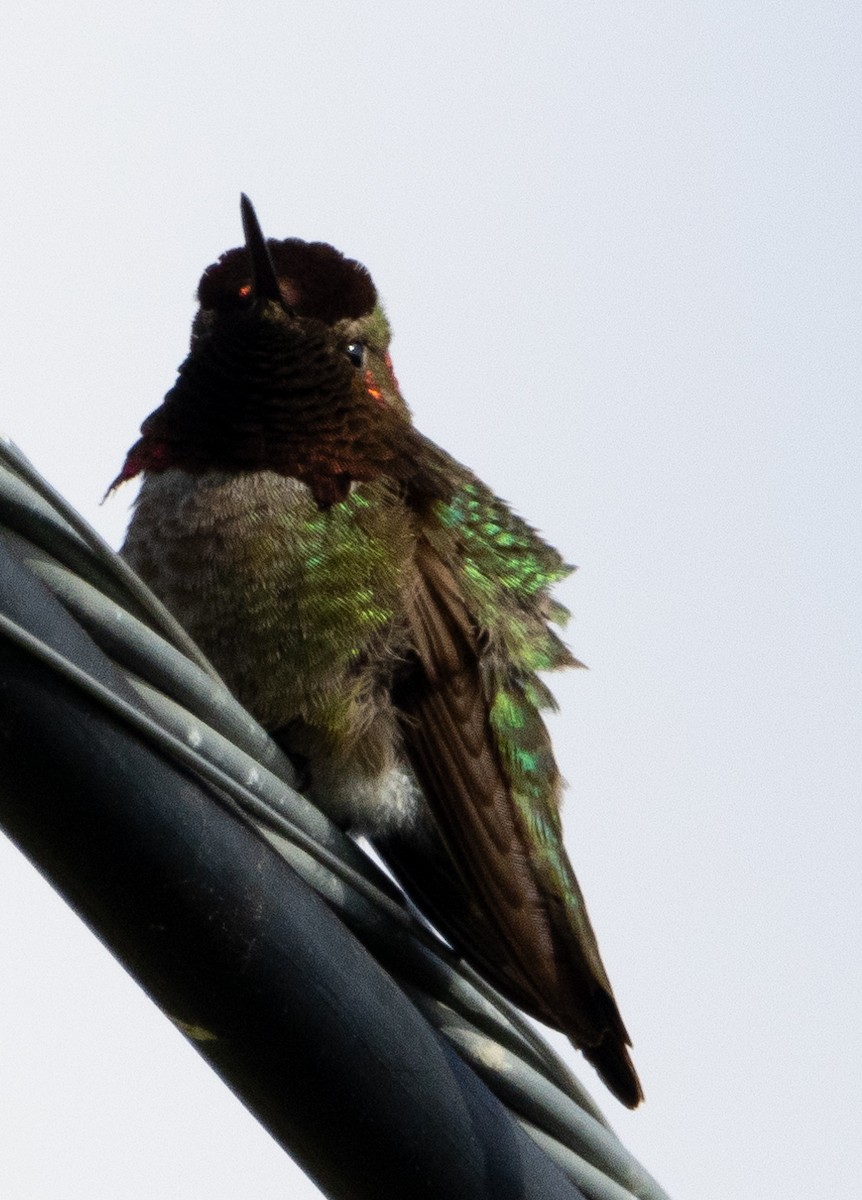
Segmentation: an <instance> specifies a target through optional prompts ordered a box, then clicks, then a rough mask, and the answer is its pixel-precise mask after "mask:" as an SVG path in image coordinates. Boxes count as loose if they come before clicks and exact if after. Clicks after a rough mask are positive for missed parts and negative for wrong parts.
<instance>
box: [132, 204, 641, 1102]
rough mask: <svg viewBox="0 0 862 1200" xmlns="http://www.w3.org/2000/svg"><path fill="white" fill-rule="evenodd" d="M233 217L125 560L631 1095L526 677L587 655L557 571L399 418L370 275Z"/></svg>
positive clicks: (399, 871)
mask: <svg viewBox="0 0 862 1200" xmlns="http://www.w3.org/2000/svg"><path fill="white" fill-rule="evenodd" d="M242 218H243V227H244V232H245V246H244V247H242V248H240V249H236V250H229V251H227V252H226V253H225V254H223V255H222V256H221V258H220V259H219V260H218V262H217V263H214V264H213V265H212V266H210V267H208V268H207V269H206V271H205V272H204V274H203V277H202V278H201V281H200V285H199V287H198V300H199V301H200V308H199V310H198V312H197V315H196V316H195V319H194V323H193V326H192V336H191V347H190V350H189V354H188V357H187V358H186V360H185V362H184V363H183V364H182V366H181V367H180V369H179V374H178V377H177V381H176V383H175V384H174V386H173V387H172V388H171V390H170V391H169V392H168V393H167V395H166V396H165V399H164V401H163V403H162V404H161V406H160V407H159V408H157V409H156V410H155V412H153V413H151V414H150V416H149V417H147V419H146V420H145V421H144V424H143V426H142V428H141V434H142V436H141V438H140V439H139V440H138V441H137V442H136V443H135V445H134V446H133V447H132V448H131V450H130V451H129V454H128V456H127V458H126V462H125V465H124V466H123V469H122V471H121V472H120V475H119V476H118V478H117V479H116V480H115V482H114V484H113V485H112V486H117V485H118V484H120V483H122V482H124V481H125V480H127V479H132V478H133V477H134V476H136V475H139V474H141V475H143V482H142V485H141V490H140V495H139V496H138V499H137V502H136V505H135V509H134V514H133V517H132V520H131V523H130V525H129V530H128V533H127V536H126V540H125V544H124V546H123V549H122V554H123V555H124V556H125V558H126V559H127V560H128V562H129V563H130V564H131V565H132V566H133V567H134V568H135V569H136V570H137V572H138V573H139V574H140V575H141V576H142V577H143V578H144V580H145V581H146V582H147V583H148V584H149V585H150V587H151V588H152V589H153V591H154V592H155V593H156V594H157V595H158V596H159V597H160V598H161V599H162V600H163V602H164V603H165V604H166V605H167V606H168V608H169V609H171V611H172V612H173V613H174V614H175V616H176V617H177V618H178V619H179V620H180V621H181V622H182V624H183V625H184V626H185V627H186V628H187V629H188V631H189V633H190V634H191V635H192V637H193V638H194V639H195V640H196V641H197V642H198V643H199V644H200V646H201V648H202V649H203V650H204V652H205V653H206V654H207V655H208V656H209V658H210V659H211V661H212V662H213V664H214V665H215V667H216V668H217V670H218V671H219V672H220V673H221V674H222V676H223V677H224V679H225V681H226V682H227V684H228V686H229V687H230V688H231V689H232V690H233V692H234V693H235V694H236V696H237V697H238V698H239V699H240V701H242V703H243V704H244V705H245V706H246V707H247V708H248V709H249V710H250V711H251V712H252V713H253V714H254V716H255V717H256V718H257V719H258V720H259V721H260V722H261V723H262V724H263V725H264V726H265V727H266V728H267V729H269V730H270V731H272V734H273V736H274V737H275V738H276V739H277V740H278V741H279V742H280V744H281V745H282V746H283V747H284V748H285V750H286V751H287V752H288V754H289V755H290V756H291V757H292V759H293V760H294V762H295V763H296V764H297V765H298V766H299V768H300V771H301V773H302V777H303V779H304V782H305V786H306V790H307V792H308V794H309V795H310V796H311V797H312V799H314V800H315V801H316V802H317V803H318V804H319V805H320V806H321V807H322V808H324V809H325V810H326V811H327V812H328V813H329V814H330V815H331V816H332V817H333V818H334V819H335V820H336V821H338V822H339V823H340V824H341V825H342V826H343V827H345V828H347V829H349V830H350V831H351V832H353V833H355V834H365V835H366V836H368V837H369V838H370V839H371V841H372V842H373V844H374V845H375V846H376V847H377V848H378V850H379V852H380V853H381V855H382V856H383V857H384V859H385V860H386V861H387V862H388V863H389V864H390V865H391V867H392V869H393V871H394V872H395V874H396V876H397V877H398V878H399V879H400V880H401V882H402V883H403V884H404V886H405V889H406V890H407V891H408V893H409V894H410V895H411V896H412V897H413V898H414V899H415V900H416V902H417V903H418V904H419V906H420V908H422V910H423V911H424V912H425V914H426V915H427V916H428V917H429V919H430V920H431V921H432V922H433V923H434V924H435V925H436V926H437V928H438V929H440V930H441V931H442V932H443V933H444V934H445V936H446V937H448V938H449V939H450V941H451V942H452V943H453V945H454V946H455V947H456V948H457V949H458V950H459V951H460V952H461V953H463V954H464V956H465V957H466V958H467V959H469V960H470V961H471V962H472V963H473V964H474V965H475V966H476V967H477V969H478V970H479V971H480V972H481V973H482V974H483V975H484V976H485V977H486V978H487V979H488V980H489V981H490V982H491V983H492V984H494V985H495V986H496V987H497V988H498V989H499V990H500V991H501V992H503V993H504V994H505V995H507V996H508V997H509V998H510V999H511V1000H513V1001H514V1002H515V1003H516V1004H518V1005H519V1006H520V1007H521V1008H523V1009H524V1010H526V1011H527V1012H529V1013H531V1014H532V1015H533V1016H535V1017H537V1018H539V1019H540V1020H541V1021H544V1022H545V1023H546V1024H548V1025H551V1026H553V1027H554V1028H555V1029H560V1030H563V1031H564V1032H565V1033H566V1034H567V1035H568V1036H569V1038H570V1039H571V1041H572V1042H573V1043H574V1045H575V1046H577V1047H578V1048H579V1049H580V1050H581V1051H583V1053H584V1055H585V1056H586V1057H587V1059H589V1061H590V1062H591V1063H592V1064H593V1065H594V1066H595V1068H596V1070H597V1071H598V1072H599V1074H600V1076H601V1077H602V1079H603V1080H604V1081H605V1083H606V1084H607V1086H608V1087H609V1088H610V1089H611V1091H612V1092H613V1093H614V1094H615V1095H616V1096H617V1097H618V1098H619V1099H620V1100H621V1101H622V1103H623V1104H626V1105H628V1106H629V1107H632V1108H633V1107H635V1106H636V1105H637V1104H638V1103H639V1101H640V1100H641V1099H642V1092H641V1088H640V1083H639V1082H638V1078H637V1075H636V1073H635V1070H634V1067H633V1065H632V1062H631V1059H630V1058H629V1054H628V1050H627V1046H628V1045H630V1042H629V1038H628V1035H627V1033H626V1030H625V1026H624V1025H623V1022H622V1018H621V1017H620V1014H619V1011H618V1009H617V1006H616V1003H615V1001H614V997H613V992H612V991H611V985H610V981H609V980H608V976H607V974H606V972H605V968H604V966H603V965H602V961H601V958H600V956H599V950H598V946H597V944H596V939H595V935H594V934H593V930H592V927H591V925H590V921H589V918H588V916H587V911H586V908H585V906H584V900H583V897H582V895H581V891H580V888H579V887H578V884H577V881H576V879H575V876H574V873H573V871H572V868H571V865H570V863H569V860H568V857H567V855H566V851H565V849H564V848H563V840H562V829H561V823H560V815H559V803H560V791H561V780H560V775H559V772H558V770H557V766H556V763H555V762H554V757H553V753H552V750H551V745H550V741H549V738H548V733H547V730H546V729H545V725H544V723H543V721H542V718H541V716H540V710H541V709H544V708H550V707H551V706H552V705H553V700H552V698H551V695H550V693H549V691H548V689H547V688H546V686H545V684H544V683H542V682H541V681H540V679H539V678H538V675H537V672H538V671H543V670H550V669H555V668H560V667H565V666H569V665H573V664H574V663H575V660H574V659H573V658H572V656H571V655H570V654H569V652H568V650H567V649H566V648H565V647H564V645H563V644H562V642H561V641H560V640H559V638H558V637H557V635H556V634H555V633H554V632H553V631H552V630H551V628H550V627H549V622H551V623H556V624H562V622H563V621H564V619H565V617H566V616H567V613H566V611H565V609H564V608H562V606H561V605H559V604H557V603H555V602H554V601H553V600H552V599H551V598H550V595H549V589H550V587H551V585H553V584H554V583H555V582H557V581H558V580H560V579H562V578H563V577H564V576H565V575H566V574H568V572H569V569H570V568H568V567H566V565H565V564H564V562H563V560H562V559H561V558H560V556H559V555H558V554H557V552H556V551H555V550H553V549H552V548H551V547H550V546H548V545H547V544H546V543H545V542H543V541H542V540H541V538H540V537H539V536H538V535H537V534H536V533H535V531H534V530H533V529H531V528H530V527H529V526H528V525H527V524H525V523H524V522H523V521H522V520H521V519H520V518H519V517H517V516H515V515H514V514H513V513H512V512H511V510H510V509H509V508H508V506H507V505H506V504H505V503H504V502H503V501H502V500H500V499H498V498H497V497H496V496H495V495H494V494H493V493H492V492H491V491H490V489H489V488H487V487H486V486H485V485H484V484H483V483H482V482H481V481H480V480H479V479H477V478H476V476H475V475H473V474H472V472H471V471H469V470H467V468H466V467H463V466H461V464H460V463H458V462H456V461H455V460H454V459H453V458H450V457H449V455H448V454H446V453H445V452H444V451H443V450H441V449H440V448H439V447H438V446H436V445H434V443H433V442H431V441H429V440H428V439H427V438H425V437H423V436H422V434H420V433H419V432H418V431H417V430H416V429H415V428H414V426H413V423H412V420H411V417H410V412H409V410H408V408H407V405H406V403H405V401H404V399H403V398H402V396H401V393H400V391H399V388H398V383H397V381H396V379H395V375H394V374H393V371H392V364H391V361H390V358H389V352H388V347H389V339H390V330H389V325H388V323H387V320H386V317H385V315H384V312H383V309H382V308H381V306H380V304H379V303H378V300H377V292H376V290H375V287H374V284H373V282H372V280H371V277H370V275H369V274H368V272H367V271H366V270H365V268H364V267H363V266H361V265H360V264H359V263H357V262H354V261H353V260H351V259H349V258H345V257H344V256H343V255H342V254H340V253H339V252H338V251H337V250H335V249H334V248H333V247H332V246H329V245H326V244H325V243H323V242H303V241H300V240H299V239H296V238H289V239H287V240H286V241H274V240H269V241H267V240H266V239H264V236H263V234H262V232H261V229H260V226H259V224H258V221H257V217H256V216H255V212H254V209H253V208H252V205H251V203H250V201H249V200H248V198H247V197H245V196H243V198H242Z"/></svg>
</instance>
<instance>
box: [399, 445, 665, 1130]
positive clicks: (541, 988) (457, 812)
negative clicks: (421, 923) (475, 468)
mask: <svg viewBox="0 0 862 1200" xmlns="http://www.w3.org/2000/svg"><path fill="white" fill-rule="evenodd" d="M434 449H435V450H436V447H435V448H434ZM438 453H440V454H441V455H442V453H443V452H442V451H440V452H438ZM444 465H445V469H446V470H447V472H448V473H449V474H450V476H451V475H452V474H454V475H455V477H456V480H457V484H456V490H455V492H454V494H453V495H452V497H451V499H449V500H447V501H436V502H435V503H434V504H433V506H432V507H431V510H430V512H429V513H427V514H426V516H425V519H424V520H423V522H422V530H423V535H422V536H421V537H420V539H419V542H418V544H417V551H416V558H415V565H416V578H415V579H414V580H413V581H412V583H411V589H410V594H409V595H408V596H407V597H406V605H407V614H408V624H409V627H410V635H411V639H412V644H413V646H414V653H415V656H416V663H415V666H414V669H413V670H412V671H411V672H409V673H408V674H407V677H406V679H405V680H404V682H403V683H402V684H401V685H400V686H399V689H398V691H397V694H396V697H395V700H396V704H397V705H398V707H399V709H400V710H401V712H402V714H403V721H402V731H403V736H404V742H405V747H406V750H407V754H408V757H409V759H410V762H411V765H412V766H413V769H414V771H415V773H416V775H417V777H418V779H419V781H420V783H421V785H422V787H423V790H424V792H425V794H426V797H427V799H428V802H429V805H430V807H431V810H432V813H433V814H434V817H435V820H436V823H437V826H438V828H439V830H440V833H441V835H442V839H443V842H444V843H445V845H446V847H447V850H448V852H449V855H450V857H451V860H452V862H453V863H454V866H455V869H456V873H457V878H459V879H460V884H461V887H462V888H463V890H464V895H462V896H460V897H459V898H458V902H457V903H454V904H453V901H452V898H451V896H450V897H449V898H448V899H447V897H445V896H442V895H441V896H437V897H435V896H433V895H432V896H431V903H432V908H433V910H434V911H435V912H436V913H437V914H438V915H439V916H440V923H441V925H442V926H443V928H444V931H446V932H448V933H449V935H450V936H452V937H453V939H454V940H456V942H457V943H458V944H459V947H460V948H461V949H462V950H463V951H464V952H465V953H467V954H468V956H471V955H472V956H473V957H475V958H476V959H477V960H478V961H479V962H480V963H482V964H483V965H484V966H485V968H486V970H487V967H488V963H489V960H490V961H491V972H490V974H491V977H492V978H493V979H494V982H495V983H497V985H498V986H500V987H501V988H502V990H504V991H507V992H508V994H509V995H510V996H511V997H512V998H513V999H514V1000H515V1001H516V1002H517V1003H519V1004H520V1005H521V1006H522V1007H524V1008H525V1009H527V1011H530V1012H532V1013H533V1014H534V1015H537V1016H539V1017H540V1019H542V1020H544V1021H546V1022H547V1023H549V1024H551V1025H554V1026H556V1027H557V1028H561V1029H563V1030H564V1031H565V1032H566V1033H568V1034H569V1036H570V1037H571V1038H572V1040H573V1042H574V1043H575V1044H576V1045H577V1046H578V1047H579V1048H580V1049H581V1050H583V1052H584V1053H585V1055H586V1056H587V1057H588V1058H589V1059H590V1060H591V1061H592V1062H593V1063H594V1065H595V1066H596V1067H597V1069H598V1070H599V1072H600V1074H602V1076H603V1078H604V1079H605V1081H606V1082H607V1083H608V1085H609V1086H610V1087H611V1088H612V1090H613V1091H614V1092H615V1093H616V1094H617V1095H618V1096H619V1098H620V1099H621V1100H623V1102H624V1103H626V1104H629V1105H631V1106H634V1105H635V1104H637V1103H638V1101H639V1100H640V1098H641V1091H640V1085H639V1083H638V1081H637V1076H636V1075H635V1072H634V1068H633V1067H632V1064H631V1061H630V1059H629V1057H628V1053H627V1051H626V1048H625V1047H626V1046H627V1045H628V1044H629V1040H628V1035H627V1033H626V1030H625V1027H624V1025H623V1023H622V1019H621V1018H620V1015H619V1012H618V1010H617V1007H616V1003H615V1001H614V999H613V993H612V991H611V985H610V982H609V980H608V977H607V974H606V972H605V969H604V966H603V965H602V961H601V957H600V955H599V950H598V946H597V943H596V939H595V936H594V934H593V931H592V927H591V925H590V921H589V917H588V916H587V912H586V908H585V905H584V900H583V896H582V895H581V892H580V889H579V887H578V884H577V881H576V879H575V876H574V874H573V872H572V868H571V865H570V863H569V860H568V857H567V855H566V852H565V849H564V847H563V841H562V829H561V823H560V816H559V796H560V790H561V781H560V776H559V771H558V769H557V766H556V762H555V760H554V756H553V751H552V748H551V744H550V739H549V736H548V733H547V730H546V728H545V725H544V722H543V720H542V717H541V710H542V709H547V708H548V707H550V706H552V704H553V700H552V698H551V696H550V693H549V691H548V689H547V687H546V686H545V685H544V683H543V682H542V681H541V680H540V679H539V678H538V676H537V674H536V672H537V671H540V670H552V669H557V668H560V667H565V666H571V665H574V664H575V662H576V660H575V659H574V658H573V657H572V656H571V654H570V653H569V651H568V650H567V649H566V647H565V646H564V645H563V643H562V642H561V640H560V639H559V637H558V636H557V635H556V633H555V632H554V631H553V630H552V629H551V628H550V625H549V623H550V622H554V623H561V622H562V621H563V620H564V619H565V617H566V616H567V615H568V614H567V613H566V611H565V609H563V608H562V606H560V605H558V604H555V603H554V602H553V601H552V600H551V597H550V595H549V589H550V588H551V586H552V585H553V584H554V583H556V582H557V581H558V580H560V579H562V578H564V577H565V576H566V575H567V574H568V573H569V571H570V570H571V568H569V567H568V566H567V565H566V564H565V563H564V562H563V560H562V559H561V557H560V556H559V554H558V553H557V552H556V551H555V550H553V549H552V548H551V547H550V546H548V545H547V544H546V543H545V542H544V541H543V540H542V539H541V538H540V537H539V535H538V534H537V533H536V532H535V531H534V530H533V529H531V528H530V526H529V525H527V524H526V523H525V522H524V521H522V520H521V519H520V518H519V517H517V516H515V514H514V513H512V512H511V511H510V510H509V508H508V507H507V505H506V504H505V503H504V502H503V501H502V500H500V499H498V498H497V497H496V496H495V495H494V494H493V493H492V492H491V491H490V490H489V489H488V488H486V487H485V486H484V484H482V483H481V482H479V481H478V480H477V479H476V478H475V477H474V476H472V475H471V474H469V473H468V472H467V471H466V470H465V468H463V467H461V466H460V465H459V464H457V463H454V461H453V460H451V459H449V458H448V456H446V457H445V464H444ZM422 882H423V885H424V888H425V892H426V899H427V898H428V897H427V893H428V891H429V890H430V891H431V892H433V891H434V890H435V887H436V888H437V889H438V890H439V889H441V888H442V887H443V886H451V883H452V876H451V872H450V873H449V876H448V878H447V876H446V872H445V871H442V870H441V871H440V873H439V878H438V879H437V882H436V884H435V881H434V879H433V877H432V875H431V874H429V873H428V872H427V871H426V872H425V875H424V877H423V880H422ZM447 910H448V911H452V912H457V914H458V915H457V918H456V919H455V921H454V922H451V921H449V920H448V919H447ZM447 927H448V928H447ZM501 956H502V960H501Z"/></svg>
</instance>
